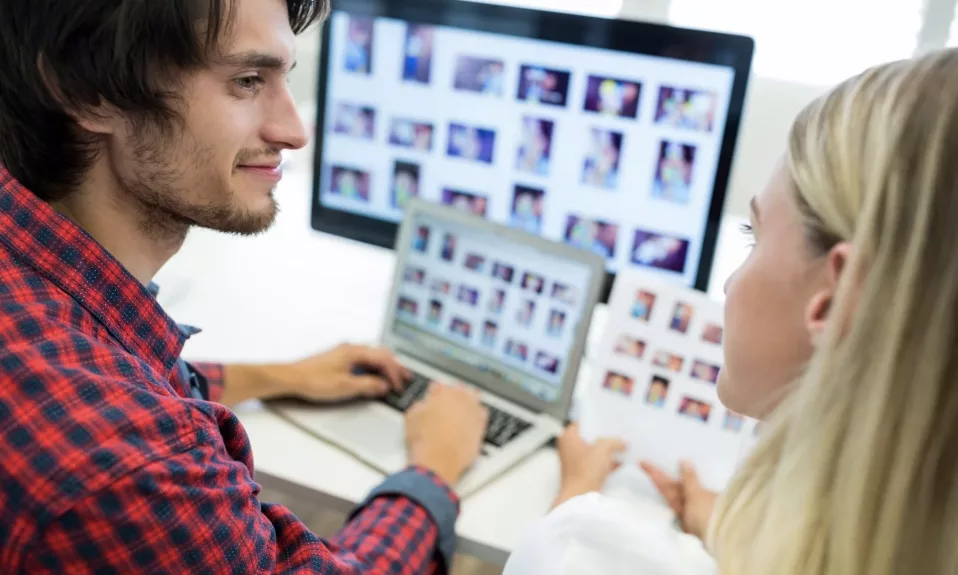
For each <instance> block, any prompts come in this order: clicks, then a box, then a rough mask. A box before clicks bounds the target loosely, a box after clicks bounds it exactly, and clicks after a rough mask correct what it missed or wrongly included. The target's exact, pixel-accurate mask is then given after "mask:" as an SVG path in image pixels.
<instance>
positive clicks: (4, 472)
mask: <svg viewBox="0 0 958 575" xmlns="http://www.w3.org/2000/svg"><path fill="white" fill-rule="evenodd" d="M0 309H2V313H0V573H29V574H39V573H70V574H80V573H104V574H106V573H117V574H121V573H122V574H127V573H169V574H185V573H190V574H199V573H211V574H212V573H215V574H219V573H230V574H239V573H263V574H265V573H288V574H293V573H296V574H300V573H302V574H305V573H322V574H324V575H333V574H341V575H347V574H349V575H352V574H360V573H362V574H372V573H381V574H397V575H398V574H410V575H411V574H413V573H437V572H440V571H443V570H444V569H445V567H444V566H445V565H448V562H449V558H450V556H451V553H452V547H453V544H454V540H455V535H454V533H453V523H454V521H455V517H456V515H457V513H458V501H457V500H456V499H455V496H454V495H453V494H452V493H451V492H450V491H449V490H448V488H447V487H446V486H445V485H443V484H442V483H441V481H440V480H438V479H437V478H436V477H435V476H433V475H431V474H429V473H428V472H426V471H425V470H421V469H409V470H407V471H404V472H402V473H400V474H398V475H395V476H392V477H391V478H389V479H387V480H386V482H385V483H383V485H382V486H380V487H379V488H377V489H376V490H374V491H373V493H372V494H371V495H370V498H369V500H368V501H367V503H366V504H365V505H364V506H363V507H361V508H360V509H359V510H358V511H357V512H356V513H355V514H354V516H353V518H352V520H351V521H350V523H349V524H348V525H347V526H346V528H345V529H344V530H343V531H342V533H341V534H340V535H339V536H337V537H336V538H335V539H333V540H332V541H324V540H321V539H320V538H318V537H317V536H316V535H314V534H313V533H311V532H310V531H309V529H307V528H306V526H305V525H303V524H302V523H301V522H300V521H299V520H298V519H297V518H296V517H295V516H294V515H293V514H292V513H291V512H290V511H289V510H288V509H286V508H284V507H281V506H278V505H272V504H268V503H262V502H260V500H259V498H258V494H259V486H258V485H257V484H256V483H255V482H254V481H253V454H252V453H251V452H250V443H249V439H248V437H247V435H246V432H245V431H244V429H243V426H242V425H241V424H240V422H239V420H238V419H237V418H236V416H235V415H234V414H233V413H232V412H231V411H230V410H229V409H227V408H226V407H224V406H222V405H220V404H218V403H215V402H214V401H205V400H203V399H197V398H196V397H195V395H194V396H191V390H190V382H189V381H186V379H188V378H186V377H184V374H185V373H186V370H185V369H182V363H181V362H180V361H179V355H180V350H181V349H182V347H183V344H184V342H185V339H186V337H188V333H189V332H188V331H186V330H180V328H179V327H178V326H177V324H176V323H175V322H174V321H173V320H172V319H170V318H169V317H168V316H167V315H166V314H165V313H164V312H163V310H162V309H161V308H160V306H159V305H158V304H157V302H156V299H155V298H154V297H153V295H152V294H151V293H150V292H149V291H148V290H147V289H146V287H144V286H143V285H141V284H140V283H139V282H137V281H136V280H135V279H134V278H133V277H132V276H131V275H130V274H129V273H127V272H126V270H125V269H124V268H123V267H122V266H121V265H120V263H119V262H117V261H116V260H115V259H114V258H113V257H112V256H110V254H109V253H107V252H106V250H104V249H103V247H102V246H100V245H99V244H98V243H97V242H96V241H95V240H93V239H92V238H91V237H90V236H89V235H87V234H86V233H85V232H83V231H82V230H81V229H80V228H79V227H78V226H76V225H74V224H73V223H72V222H70V221H69V220H67V219H65V218H63V217H61V216H60V215H59V214H58V213H57V212H56V211H54V210H53V209H52V208H51V207H50V206H49V205H47V204H46V203H44V202H42V201H40V200H39V199H38V198H37V197H36V196H34V195H33V194H32V193H30V192H29V191H27V190H25V189H24V188H23V187H22V186H21V185H19V184H18V183H17V182H16V181H15V180H14V179H13V178H12V177H11V176H10V174H9V173H8V172H6V171H5V170H4V169H3V168H2V167H0ZM196 368H197V369H198V370H199V371H201V372H203V373H204V375H205V376H206V378H207V380H208V382H209V384H210V385H209V394H210V395H211V396H212V397H210V398H209V399H212V400H215V399H216V398H217V397H218V396H219V393H220V392H221V391H222V369H221V368H220V366H216V365H197V366H196ZM276 447H277V449H281V448H282V446H276Z"/></svg>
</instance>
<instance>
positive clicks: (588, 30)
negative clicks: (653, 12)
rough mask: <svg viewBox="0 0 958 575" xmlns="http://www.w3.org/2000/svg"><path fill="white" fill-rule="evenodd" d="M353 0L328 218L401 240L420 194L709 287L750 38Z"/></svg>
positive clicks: (329, 96) (333, 67) (351, 230)
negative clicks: (407, 212)
mask: <svg viewBox="0 0 958 575" xmlns="http://www.w3.org/2000/svg"><path fill="white" fill-rule="evenodd" d="M429 7H431V8H432V9H431V10H427V9H425V8H429ZM336 8H337V9H336V10H334V12H333V14H332V16H331V18H330V20H329V23H328V24H327V29H326V34H325V35H324V52H323V54H324V56H323V63H322V66H321V74H320V76H321V77H320V97H319V105H320V110H319V113H318V118H319V122H318V128H317V129H318V131H319V134H318V138H317V153H316V165H315V186H314V188H315V189H314V204H313V226H314V227H315V228H316V229H319V230H324V231H330V232H333V233H337V234H341V235H345V236H348V237H352V238H355V239H359V240H362V241H367V242H371V243H375V244H378V245H383V246H391V245H392V242H393V241H394V238H395V233H396V229H397V223H398V222H399V221H400V220H401V219H402V216H403V206H404V205H405V203H406V202H407V201H408V199H409V198H410V197H413V196H417V197H420V198H422V199H424V200H428V201H434V202H439V203H443V204H447V205H450V206H454V207H457V208H460V209H463V210H468V211H470V212H472V213H474V214H476V215H479V216H482V217H485V218H488V219H491V220H494V221H496V222H500V223H503V224H507V225H510V226H514V227H516V228H519V229H522V230H525V231H527V232H530V233H533V234H539V235H541V236H543V237H545V238H548V239H551V240H555V241H560V242H565V243H568V244H571V245H574V246H577V247H580V248H582V249H587V250H591V251H593V252H595V253H597V254H600V255H601V256H603V257H604V258H606V259H607V262H608V265H607V267H608V270H609V272H610V273H615V272H616V271H617V270H621V269H625V268H628V267H632V266H638V267H642V268H646V269H651V270H654V271H655V272H657V273H661V274H662V275H664V276H666V277H669V278H672V279H674V280H675V281H677V282H680V283H682V284H684V285H689V286H694V287H698V288H700V289H704V288H705V287H706V286H707V282H708V275H709V271H710V269H711V260H712V254H713V251H714V244H715V240H716V235H717V225H718V221H719V219H720V217H721V209H722V203H723V201H724V195H725V187H726V184H727V180H728V172H729V168H730V164H731V157H732V152H733V147H734V141H735V138H736V134H737V130H738V124H739V120H740V115H741V109H742V102H743V99H744V95H745V84H746V79H747V75H748V68H749V64H750V62H751V54H752V42H751V40H749V39H747V38H742V37H737V36H727V35H721V34H713V33H709V32H701V31H691V30H681V29H676V28H670V27H666V26H659V25H653V24H647V23H636V22H625V21H612V20H602V19H594V18H585V17H579V16H571V15H564V14H546V13H541V12H535V11H529V10H524V9H517V8H511V7H503V6H490V5H483V4H473V3H467V2H448V1H436V0H412V1H409V0H381V1H370V0H351V1H350V0H347V1H343V2H338V3H337V5H336ZM603 299H604V298H603Z"/></svg>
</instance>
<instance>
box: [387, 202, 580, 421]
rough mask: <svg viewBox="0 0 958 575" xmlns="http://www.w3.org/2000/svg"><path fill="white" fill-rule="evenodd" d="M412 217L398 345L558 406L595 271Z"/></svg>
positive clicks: (395, 330)
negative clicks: (433, 353) (405, 343)
mask: <svg viewBox="0 0 958 575" xmlns="http://www.w3.org/2000/svg"><path fill="white" fill-rule="evenodd" d="M414 217H415V221H413V222H412V223H411V225H412V230H413V234H412V241H411V242H410V245H408V246H405V247H401V248H400V249H402V250H403V254H402V257H400V263H401V265H402V266H403V268H402V271H401V276H400V278H401V279H400V281H401V283H400V285H399V287H398V289H397V290H396V301H394V302H393V305H394V306H395V310H396V311H395V314H394V316H393V317H394V320H393V324H392V326H390V329H391V332H392V334H391V335H392V337H393V338H397V339H406V340H412V341H413V342H414V343H415V345H416V346H417V347H426V348H433V349H435V350H437V351H439V352H441V353H443V354H445V355H447V356H450V357H451V358H452V359H455V360H457V361H459V362H462V363H464V364H466V365H469V366H472V367H474V368H477V369H480V370H482V371H485V372H488V371H494V372H496V375H498V376H499V378H500V379H502V380H503V381H506V382H509V383H513V384H515V385H516V386H518V387H519V388H520V389H522V390H523V391H525V392H527V393H529V394H531V395H533V396H535V397H537V398H539V399H541V400H543V401H546V402H550V403H551V402H555V401H557V400H558V399H559V398H560V396H561V391H562V390H561V384H562V381H563V379H564V378H565V375H566V370H567V366H566V359H567V358H569V357H570V356H571V355H572V352H573V349H574V346H575V343H576V336H577V335H581V334H577V330H579V328H580V327H582V326H581V325H580V324H581V323H582V321H581V320H582V318H583V317H584V316H585V315H586V309H585V306H586V305H587V300H588V294H589V288H590V285H591V283H590V282H592V281H593V279H594V278H593V277H592V276H593V271H592V268H590V267H589V266H588V265H586V264H584V263H582V262H579V261H574V260H569V259H566V258H561V257H558V256H556V255H553V254H549V253H544V252H542V251H541V250H538V249H536V248H535V247H534V246H532V245H529V244H528V243H523V242H516V241H511V240H508V239H505V238H502V237H500V236H498V235H497V234H496V233H495V232H493V231H485V230H479V229H470V228H468V227H463V226H461V225H453V224H452V223H451V222H450V221H449V220H445V219H442V218H440V217H437V216H434V215H430V214H423V213H417V214H415V215H414ZM585 327H586V328H587V327H588V326H585Z"/></svg>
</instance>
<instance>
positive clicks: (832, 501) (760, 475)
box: [709, 50, 958, 575]
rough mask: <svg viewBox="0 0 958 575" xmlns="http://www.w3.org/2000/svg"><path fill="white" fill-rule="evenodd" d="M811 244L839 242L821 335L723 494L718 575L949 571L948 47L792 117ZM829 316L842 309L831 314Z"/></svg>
mask: <svg viewBox="0 0 958 575" xmlns="http://www.w3.org/2000/svg"><path fill="white" fill-rule="evenodd" d="M787 166H788V169H789V171H790V173H791V177H792V180H793V183H794V191H795V194H796V199H797V204H798V206H799V208H800V211H801V213H802V215H803V217H804V219H805V228H806V231H807V235H808V242H809V245H810V246H811V247H812V248H813V249H815V250H817V251H818V253H819V255H821V256H824V254H826V253H828V251H829V250H830V249H831V248H832V247H833V246H835V245H836V244H837V243H838V242H842V241H848V242H850V243H851V245H852V254H853V255H852V257H851V260H850V262H849V263H848V265H847V266H846V269H845V270H844V271H843V273H842V279H841V281H840V285H839V288H838V292H837V294H836V297H835V299H834V301H833V302H832V305H831V310H830V313H831V315H830V317H831V318H833V320H832V321H830V322H829V327H828V332H827V333H826V335H825V337H824V338H823V341H822V342H820V345H818V346H817V349H816V352H815V353H814V355H813V357H812V358H811V360H810V362H809V364H808V367H807V369H806V370H805V373H804V374H803V376H802V377H801V378H800V379H799V381H797V382H796V384H795V385H794V386H793V387H792V388H790V391H789V393H788V396H787V398H786V399H785V400H784V402H783V403H782V404H781V405H780V406H779V407H778V408H777V409H776V410H775V413H774V415H773V416H772V417H771V419H770V420H769V421H768V422H767V423H766V424H765V426H764V428H763V431H762V435H763V437H762V439H761V441H760V442H759V444H758V445H757V446H756V448H755V449H754V451H753V452H752V454H751V455H750V456H749V458H748V459H747V461H746V462H745V464H744V465H743V466H742V468H741V470H740V471H739V473H738V474H737V475H736V477H735V478H734V479H733V481H732V483H731V485H730V487H729V489H728V490H727V492H726V493H725V495H724V496H723V497H722V499H721V500H720V502H719V504H718V509H717V510H716V516H715V519H714V520H713V522H712V529H711V531H710V534H709V535H710V536H709V541H710V547H711V548H712V550H713V551H714V553H715V555H716V558H717V560H718V562H719V565H720V569H721V572H722V573H723V575H892V574H895V575H903V574H915V575H945V574H948V575H954V574H955V573H958V51H956V50H947V51H941V52H937V53H934V54H930V55H928V56H925V57H922V58H918V59H915V60H909V61H902V62H895V63H891V64H887V65H883V66H880V67H877V68H874V69H871V70H868V71H867V72H865V73H864V74H862V75H860V76H857V77H855V78H852V79H851V80H848V81H846V82H845V83H843V84H842V85H840V86H838V87H837V88H836V89H835V90H833V91H832V92H830V93H829V94H827V95H825V96H823V97H822V98H820V99H819V100H817V101H815V102H813V103H812V104H811V105H809V106H808V108H806V109H805V110H804V111H803V112H802V113H801V114H800V115H799V116H798V118H797V119H796V121H795V123H794V125H793V127H792V131H791V135H790V139H789V147H788V153H787ZM839 318H844V319H839Z"/></svg>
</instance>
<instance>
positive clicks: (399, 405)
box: [381, 373, 532, 447]
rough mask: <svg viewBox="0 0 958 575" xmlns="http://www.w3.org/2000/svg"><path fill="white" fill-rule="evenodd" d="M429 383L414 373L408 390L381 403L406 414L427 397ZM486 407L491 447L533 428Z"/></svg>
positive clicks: (487, 429) (499, 411) (508, 415)
mask: <svg viewBox="0 0 958 575" xmlns="http://www.w3.org/2000/svg"><path fill="white" fill-rule="evenodd" d="M429 383H430V379H429V378H428V377H426V376H424V375H422V374H419V373H413V378H412V381H410V382H409V385H408V386H406V389H404V390H402V391H399V392H396V391H390V392H389V393H387V394H386V395H385V396H383V397H382V399H381V401H382V402H383V403H385V404H386V405H389V406H390V407H392V408H393V409H396V410H399V411H401V412H403V413H405V412H406V411H408V410H409V408H410V407H412V405H413V404H415V403H416V402H417V401H419V400H421V399H422V398H423V397H424V396H425V395H426V391H427V390H428V389H429ZM486 407H487V408H488V409H489V423H488V424H487V426H486V435H485V443H487V444H489V445H493V446H495V447H502V446H503V445H505V444H507V443H509V442H510V441H512V440H513V439H515V438H516V437H518V436H519V435H521V434H522V433H523V432H524V431H526V430H527V429H529V428H530V427H532V425H531V424H530V423H527V422H525V421H523V420H521V419H519V418H518V417H516V416H514V415H511V414H509V413H506V412H505V411H502V410H500V409H496V408H495V407H492V406H490V405H486Z"/></svg>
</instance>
